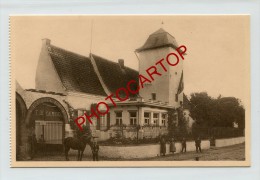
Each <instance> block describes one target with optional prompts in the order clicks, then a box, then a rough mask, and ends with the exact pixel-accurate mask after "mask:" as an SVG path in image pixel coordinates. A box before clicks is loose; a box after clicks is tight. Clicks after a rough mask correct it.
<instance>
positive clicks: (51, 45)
mask: <svg viewBox="0 0 260 180" xmlns="http://www.w3.org/2000/svg"><path fill="white" fill-rule="evenodd" d="M47 47H54V48H57V49H60V50H63V51H66V52H68V53H71V54H74V55H77V56H80V57H83V58H87V59H89V57H88V56H84V55H82V54H78V53H75V52H73V51H70V50H66V49H64V48H61V47H58V46H55V45H53V44H50V45H47Z"/></svg>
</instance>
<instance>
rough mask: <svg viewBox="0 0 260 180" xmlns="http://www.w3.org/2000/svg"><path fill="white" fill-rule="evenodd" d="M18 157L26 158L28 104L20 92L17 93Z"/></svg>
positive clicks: (18, 158)
mask: <svg viewBox="0 0 260 180" xmlns="http://www.w3.org/2000/svg"><path fill="white" fill-rule="evenodd" d="M15 99H16V159H17V160H21V159H24V158H25V151H26V142H27V138H26V135H25V134H26V126H25V117H26V113H27V107H26V104H25V102H24V100H23V98H22V97H21V95H20V94H18V93H16V98H15Z"/></svg>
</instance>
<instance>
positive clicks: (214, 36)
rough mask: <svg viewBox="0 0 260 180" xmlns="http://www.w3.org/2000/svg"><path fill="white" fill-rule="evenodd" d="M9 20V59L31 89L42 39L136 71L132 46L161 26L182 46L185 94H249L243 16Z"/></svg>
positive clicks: (244, 96)
mask: <svg viewBox="0 0 260 180" xmlns="http://www.w3.org/2000/svg"><path fill="white" fill-rule="evenodd" d="M162 22H163V23H162ZM10 23H11V24H10V30H11V41H10V45H11V59H12V61H14V62H15V68H16V70H15V77H16V80H17V81H18V83H19V84H20V85H21V86H22V87H23V88H24V89H29V88H35V75H36V67H37V62H38V59H39V54H40V50H41V46H42V39H43V38H48V39H50V40H51V44H53V45H55V46H58V47H61V48H63V49H66V50H69V51H72V52H75V53H78V54H81V55H84V56H89V53H90V52H92V53H94V54H96V55H99V56H101V57H105V58H106V59H109V60H111V61H115V62H117V61H118V59H124V61H125V65H126V66H129V67H131V68H133V69H136V70H138V59H137V57H136V55H135V53H134V51H135V49H137V48H139V47H141V46H142V45H143V44H144V43H145V41H146V39H147V38H148V37H149V35H150V34H151V33H153V32H155V31H156V30H158V29H159V28H163V29H165V30H166V31H167V32H169V33H170V34H171V35H172V36H174V37H175V39H176V41H177V42H178V44H179V45H185V46H186V47H187V55H186V57H185V62H184V92H185V94H187V95H190V93H194V92H205V91H206V92H207V93H208V94H209V95H210V96H213V97H217V96H218V95H220V94H221V95H222V96H224V97H226V96H233V97H236V98H239V99H241V100H242V102H243V101H245V100H247V99H249V97H248V92H249V89H250V82H249V79H250V77H249V75H250V69H249V65H250V58H249V52H250V51H249V49H250V47H249V17H248V16H188V15H186V16H183V15H182V16H181V15H179V16H13V17H11V21H10ZM92 24H93V26H92ZM91 27H92V28H91ZM91 39H92V45H91Z"/></svg>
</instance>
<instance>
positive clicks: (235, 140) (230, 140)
mask: <svg viewBox="0 0 260 180" xmlns="http://www.w3.org/2000/svg"><path fill="white" fill-rule="evenodd" d="M244 142H245V137H236V138H228V139H216V144H215V146H216V147H224V146H232V145H235V144H241V143H244Z"/></svg>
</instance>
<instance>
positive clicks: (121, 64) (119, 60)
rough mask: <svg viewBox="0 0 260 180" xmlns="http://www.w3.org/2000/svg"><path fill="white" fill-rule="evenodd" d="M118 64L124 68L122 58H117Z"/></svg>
mask: <svg viewBox="0 0 260 180" xmlns="http://www.w3.org/2000/svg"><path fill="white" fill-rule="evenodd" d="M118 64H119V66H120V67H121V69H125V65H124V60H123V59H118Z"/></svg>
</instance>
